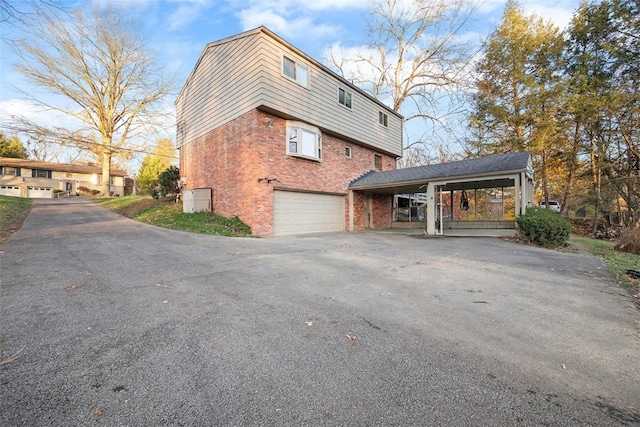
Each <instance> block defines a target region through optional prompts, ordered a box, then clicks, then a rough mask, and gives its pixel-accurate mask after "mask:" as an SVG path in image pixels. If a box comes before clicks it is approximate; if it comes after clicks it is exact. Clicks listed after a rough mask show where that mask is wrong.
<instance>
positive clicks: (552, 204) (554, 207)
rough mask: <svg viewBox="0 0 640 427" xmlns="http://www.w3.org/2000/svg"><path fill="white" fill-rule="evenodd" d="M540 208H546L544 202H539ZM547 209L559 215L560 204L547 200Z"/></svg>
mask: <svg viewBox="0 0 640 427" xmlns="http://www.w3.org/2000/svg"><path fill="white" fill-rule="evenodd" d="M540 207H541V208H543V209H544V208H546V207H547V205H546V203H545V201H544V200H543V201H541V202H540ZM549 209H551V210H552V211H554V212H558V213H560V203H558V202H557V201H556V200H549Z"/></svg>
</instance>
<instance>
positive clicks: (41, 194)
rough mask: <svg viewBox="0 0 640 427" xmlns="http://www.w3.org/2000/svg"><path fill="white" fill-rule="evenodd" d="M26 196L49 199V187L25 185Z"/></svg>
mask: <svg viewBox="0 0 640 427" xmlns="http://www.w3.org/2000/svg"><path fill="white" fill-rule="evenodd" d="M27 197H31V198H33V199H50V198H51V188H45V187H27Z"/></svg>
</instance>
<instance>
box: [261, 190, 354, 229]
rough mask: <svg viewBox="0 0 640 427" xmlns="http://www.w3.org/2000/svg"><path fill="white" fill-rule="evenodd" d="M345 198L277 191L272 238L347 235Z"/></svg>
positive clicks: (274, 199)
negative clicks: (342, 233) (345, 229)
mask: <svg viewBox="0 0 640 427" xmlns="http://www.w3.org/2000/svg"><path fill="white" fill-rule="evenodd" d="M344 214H345V212H344V196H334V195H330V194H317V193H299V192H295V191H282V190H275V191H274V193H273V234H274V236H286V235H291V234H306V233H325V232H331V231H344Z"/></svg>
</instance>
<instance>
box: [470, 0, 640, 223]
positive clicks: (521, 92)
mask: <svg viewBox="0 0 640 427" xmlns="http://www.w3.org/2000/svg"><path fill="white" fill-rule="evenodd" d="M475 71H476V78H475V80H474V85H473V86H472V89H473V91H472V95H471V114H470V115H469V131H470V135H469V136H468V138H467V140H466V149H467V152H468V153H469V154H470V155H474V156H482V155H489V154H497V153H504V152H509V151H522V150H530V151H531V152H532V155H533V160H534V168H535V171H536V175H537V186H538V190H539V192H540V193H541V194H542V197H543V198H544V199H545V200H548V199H549V198H558V199H559V200H560V201H561V204H562V209H563V212H564V213H565V214H567V213H568V212H567V210H568V208H569V207H576V205H577V204H578V203H579V204H590V205H591V206H593V207H594V214H595V215H596V218H597V216H598V214H599V213H601V212H607V211H625V210H626V211H627V212H628V213H629V214H630V215H628V216H625V217H624V219H625V221H626V223H627V225H630V224H632V223H633V222H634V221H635V222H637V221H638V220H640V218H639V217H638V209H639V208H640V87H639V86H640V10H639V3H638V2H637V1H635V0H604V1H600V2H591V3H586V2H585V3H582V4H581V5H580V6H579V8H578V9H577V10H576V11H575V13H574V15H573V18H572V20H571V22H570V24H569V26H568V28H567V29H566V30H565V31H564V32H562V31H560V30H559V28H557V27H556V26H554V25H553V24H551V23H549V22H545V21H543V20H542V19H539V18H536V17H535V16H533V15H526V14H525V13H523V11H522V10H521V9H520V7H519V6H518V4H517V3H516V2H515V1H509V2H508V3H507V6H506V9H505V12H504V15H503V18H502V22H501V24H500V25H499V26H498V27H497V28H496V29H495V30H494V31H493V32H492V33H491V34H490V36H489V37H488V38H487V40H486V42H485V44H484V46H483V50H482V58H481V60H480V61H478V63H477V66H476V68H475Z"/></svg>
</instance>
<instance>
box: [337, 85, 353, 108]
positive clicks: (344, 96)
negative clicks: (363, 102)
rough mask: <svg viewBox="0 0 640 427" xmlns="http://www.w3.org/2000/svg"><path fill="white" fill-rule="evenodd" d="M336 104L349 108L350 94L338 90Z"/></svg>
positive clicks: (340, 89)
mask: <svg viewBox="0 0 640 427" xmlns="http://www.w3.org/2000/svg"><path fill="white" fill-rule="evenodd" d="M338 102H339V103H340V104H342V105H344V106H345V107H347V108H351V92H347V91H346V90H344V89H342V88H338Z"/></svg>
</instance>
